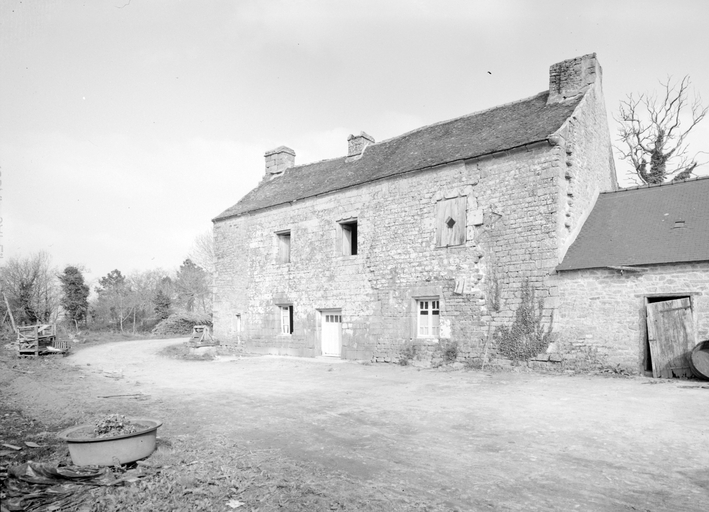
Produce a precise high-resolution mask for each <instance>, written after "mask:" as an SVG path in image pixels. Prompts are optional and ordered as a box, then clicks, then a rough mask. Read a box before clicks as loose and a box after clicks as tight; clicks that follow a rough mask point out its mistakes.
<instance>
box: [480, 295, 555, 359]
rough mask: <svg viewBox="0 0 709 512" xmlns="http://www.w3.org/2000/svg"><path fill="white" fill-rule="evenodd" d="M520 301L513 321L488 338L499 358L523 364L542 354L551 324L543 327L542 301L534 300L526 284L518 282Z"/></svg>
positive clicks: (547, 342)
mask: <svg viewBox="0 0 709 512" xmlns="http://www.w3.org/2000/svg"><path fill="white" fill-rule="evenodd" d="M521 299H522V302H521V303H520V305H519V307H518V308H517V311H516V312H515V320H514V322H513V323H512V325H511V326H509V327H508V326H506V325H502V326H500V327H498V328H496V329H495V332H494V333H493V335H492V337H493V340H494V342H495V344H496V345H497V350H498V352H499V354H500V355H502V356H504V357H506V358H508V359H511V360H512V361H526V360H528V359H530V358H532V357H534V356H536V355H538V354H540V353H542V352H544V351H545V350H546V349H547V347H549V344H550V343H551V342H552V341H554V333H552V324H553V323H554V316H553V314H552V316H551V318H550V319H549V325H548V326H547V327H546V328H545V327H544V325H543V314H544V301H543V300H541V299H540V300H539V301H537V300H536V299H535V297H534V290H533V289H532V287H531V286H530V284H529V281H524V282H523V283H522V289H521Z"/></svg>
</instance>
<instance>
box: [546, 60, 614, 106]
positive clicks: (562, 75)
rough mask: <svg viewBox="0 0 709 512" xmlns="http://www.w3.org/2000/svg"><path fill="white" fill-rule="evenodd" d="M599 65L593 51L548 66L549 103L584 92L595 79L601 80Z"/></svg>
mask: <svg viewBox="0 0 709 512" xmlns="http://www.w3.org/2000/svg"><path fill="white" fill-rule="evenodd" d="M601 73H602V71H601V66H600V64H598V61H597V60H596V54H595V53H589V54H588V55H584V56H582V57H576V58H575V59H569V60H564V61H561V62H559V63H557V64H553V65H552V66H550V67H549V99H547V105H548V104H550V103H559V102H562V101H564V100H567V99H569V98H573V97H574V96H577V95H579V94H582V93H584V92H586V89H588V87H589V86H591V85H592V84H593V83H594V82H596V80H598V81H599V82H600V80H601Z"/></svg>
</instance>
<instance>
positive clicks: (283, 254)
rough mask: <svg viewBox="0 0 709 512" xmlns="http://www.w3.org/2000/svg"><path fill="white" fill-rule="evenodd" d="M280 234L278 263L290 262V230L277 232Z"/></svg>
mask: <svg viewBox="0 0 709 512" xmlns="http://www.w3.org/2000/svg"><path fill="white" fill-rule="evenodd" d="M276 235H277V236H278V263H290V231H281V232H280V233H276Z"/></svg>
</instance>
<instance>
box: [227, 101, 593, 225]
mask: <svg viewBox="0 0 709 512" xmlns="http://www.w3.org/2000/svg"><path fill="white" fill-rule="evenodd" d="M548 96H549V93H548V91H547V92H543V93H540V94H537V95H536V96H533V97H531V98H528V99H525V100H521V101H517V102H514V103H509V104H506V105H501V106H499V107H496V108H493V109H490V110H485V111H482V112H477V113H474V114H469V115H467V116H463V117H459V118H457V119H452V120H450V121H444V122H441V123H437V124H433V125H430V126H426V127H423V128H419V129H417V130H414V131H411V132H409V133H406V134H404V135H401V136H399V137H394V138H392V139H389V140H386V141H383V142H379V143H376V144H372V145H369V146H368V147H367V148H366V150H365V151H364V154H363V155H362V157H361V158H359V159H356V160H352V159H347V157H341V158H334V159H331V160H323V161H321V162H316V163H312V164H306V165H298V166H295V167H292V168H290V169H288V170H286V172H285V173H283V175H281V176H278V177H277V178H275V179H272V180H270V181H269V180H264V181H262V182H261V183H260V184H259V185H258V186H257V187H256V188H255V189H254V190H252V191H251V192H249V193H248V194H246V195H245V196H244V197H243V198H242V199H241V200H240V201H239V202H238V203H236V204H235V205H234V206H232V207H231V208H228V209H227V210H225V211H224V212H222V213H221V214H219V215H218V216H217V217H216V218H215V219H214V220H215V221H218V220H222V219H226V218H228V217H233V216H236V215H241V214H244V213H247V212H250V211H254V210H259V209H262V208H267V207H269V206H275V205H278V204H283V203H289V202H292V201H297V200H300V199H304V198H306V197H312V196H316V195H319V194H324V193H327V192H333V191H335V190H339V189H343V188H347V187H352V186H355V185H359V184H362V183H367V182H370V181H375V180H379V179H382V178H387V177H390V176H395V175H397V174H402V173H406V172H409V171H415V170H421V169H426V168H430V167H433V166H436V165H441V164H446V163H450V162H455V161H459V160H464V159H468V158H474V157H479V156H484V155H489V154H492V153H496V152H499V151H505V150H509V149H513V148H517V147H520V146H524V145H526V144H532V143H535V142H539V141H543V140H545V139H546V138H547V137H548V136H549V135H551V134H553V133H554V132H556V131H557V130H558V129H559V128H560V127H561V125H562V124H563V123H564V121H566V119H568V118H569V117H570V116H571V114H572V113H573V111H574V109H575V108H576V106H577V105H578V103H579V102H580V101H581V98H582V95H579V96H578V97H576V98H574V99H571V100H568V101H564V102H561V103H552V104H550V105H547V98H548ZM348 160H349V161H348Z"/></svg>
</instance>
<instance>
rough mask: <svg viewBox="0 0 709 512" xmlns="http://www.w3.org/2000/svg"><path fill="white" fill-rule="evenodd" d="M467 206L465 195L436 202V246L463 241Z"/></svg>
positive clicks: (460, 243)
mask: <svg viewBox="0 0 709 512" xmlns="http://www.w3.org/2000/svg"><path fill="white" fill-rule="evenodd" d="M467 207H468V198H467V197H465V196H463V197H456V198H453V199H445V200H443V201H439V202H438V203H437V204H436V247H448V246H451V245H463V244H464V243H465V240H466V233H465V231H466V222H465V214H466V210H467Z"/></svg>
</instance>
